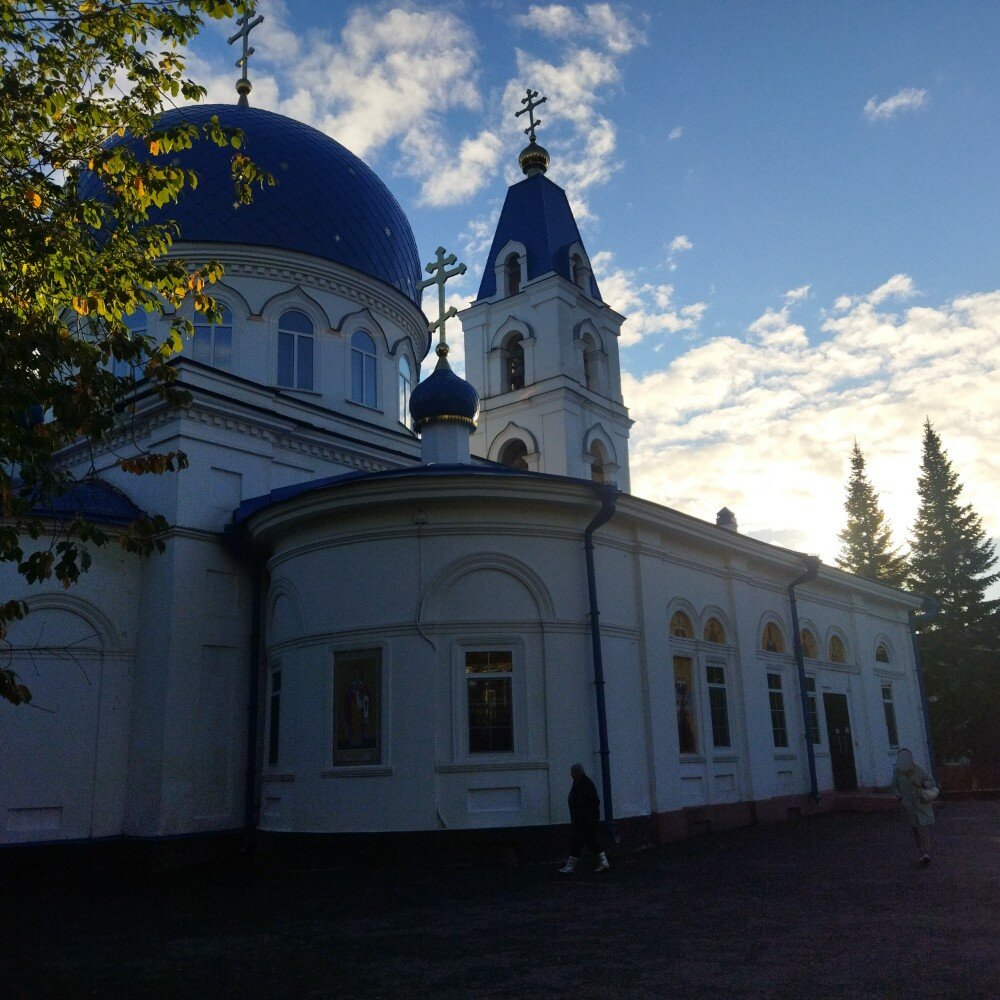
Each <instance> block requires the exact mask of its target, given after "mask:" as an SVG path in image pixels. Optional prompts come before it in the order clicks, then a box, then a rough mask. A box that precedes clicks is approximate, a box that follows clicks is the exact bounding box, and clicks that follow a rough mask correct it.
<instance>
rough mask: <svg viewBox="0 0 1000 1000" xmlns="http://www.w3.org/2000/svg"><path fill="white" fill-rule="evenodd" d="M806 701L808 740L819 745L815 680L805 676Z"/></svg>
mask: <svg viewBox="0 0 1000 1000" xmlns="http://www.w3.org/2000/svg"><path fill="white" fill-rule="evenodd" d="M806 701H807V702H808V704H809V739H811V740H812V741H813V743H821V742H822V740H821V739H820V738H819V712H817V711H816V678H815V677H812V676H809V675H806Z"/></svg>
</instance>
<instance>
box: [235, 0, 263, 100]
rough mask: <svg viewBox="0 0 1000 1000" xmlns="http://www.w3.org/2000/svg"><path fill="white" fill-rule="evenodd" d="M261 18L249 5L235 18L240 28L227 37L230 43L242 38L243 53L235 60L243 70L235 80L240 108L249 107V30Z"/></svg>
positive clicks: (258, 22)
mask: <svg viewBox="0 0 1000 1000" xmlns="http://www.w3.org/2000/svg"><path fill="white" fill-rule="evenodd" d="M255 15H256V16H255ZM263 20H264V15H263V14H257V11H256V10H255V9H254V8H252V7H251V8H250V9H249V10H247V12H246V13H245V14H244V15H243V16H242V17H240V18H237V20H236V23H237V24H238V25H240V30H239V31H237V32H236V34H235V35H233V36H232V37H231V38H230V39H229V44H230V45H232V44H233V43H234V42H235V41H236V40H237V39H239V38H242V39H243V55H241V56H240V57H239V59H237V60H236V66H237V68H238V69H242V70H243V75H242V76H241V77H240V78H239V80H237V81H236V93H237V94H239V95H240V99H239V101H238V102H237V103H238V104H239V106H240V107H241V108H248V107H250V102H249V101H248V100H247V95H248V94H249V93H250V90H251V85H250V80H249V79H248V77H247V61H248V60H249V58H250V56H252V55H253V54H254V49H253V48H251V47H250V46H249V42H250V32H251V31H253V29H254V28H256V27H257V25H258V24H260V23H261V21H263Z"/></svg>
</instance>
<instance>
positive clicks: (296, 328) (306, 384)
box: [278, 309, 314, 389]
mask: <svg viewBox="0 0 1000 1000" xmlns="http://www.w3.org/2000/svg"><path fill="white" fill-rule="evenodd" d="M313 345H314V337H313V324H312V320H311V319H310V318H309V317H308V316H307V315H306V314H305V313H303V312H299V310H298V309H289V310H288V311H287V312H283V313H282V314H281V318H280V319H279V320H278V385H280V386H283V387H285V388H287V389H312V388H313Z"/></svg>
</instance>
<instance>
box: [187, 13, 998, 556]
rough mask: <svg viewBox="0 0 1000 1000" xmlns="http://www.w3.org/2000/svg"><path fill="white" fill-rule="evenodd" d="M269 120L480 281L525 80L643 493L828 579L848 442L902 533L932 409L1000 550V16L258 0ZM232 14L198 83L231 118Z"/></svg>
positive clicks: (202, 62) (195, 69) (207, 52)
mask: <svg viewBox="0 0 1000 1000" xmlns="http://www.w3.org/2000/svg"><path fill="white" fill-rule="evenodd" d="M260 11H261V12H262V13H263V14H264V15H265V18H266V20H265V22H264V24H263V25H261V27H259V28H258V29H256V31H255V33H254V38H253V43H254V45H255V47H256V50H257V54H256V55H255V56H254V57H253V60H252V69H251V79H252V80H253V81H254V93H253V95H252V98H251V100H252V103H254V104H255V105H257V106H262V107H267V108H270V109H272V110H276V111H281V112H282V113H285V114H288V115H291V116H293V117H297V118H300V119H303V120H306V121H309V122H310V123H311V124H314V125H316V126H317V127H319V128H322V129H323V130H325V131H327V132H329V134H331V135H332V136H334V138H336V139H338V140H339V141H341V142H343V143H344V144H345V145H346V146H348V147H349V148H351V149H353V150H354V151H355V152H357V153H358V154H359V155H361V156H362V157H363V158H364V159H365V160H366V161H367V162H368V163H369V164H371V166H372V167H373V168H374V169H375V170H376V171H377V172H378V173H379V174H380V176H381V177H382V178H383V180H385V181H386V183H387V184H388V185H389V187H390V188H391V189H392V191H393V193H394V194H395V195H396V197H397V199H398V200H399V201H400V203H401V205H402V206H403V208H404V210H405V211H406V212H407V214H408V216H409V218H410V221H411V224H412V226H413V229H414V233H415V235H416V237H417V242H418V245H419V247H420V250H421V253H422V254H423V257H424V259H428V260H429V259H430V258H431V257H432V256H433V250H434V248H435V247H436V246H437V245H438V244H444V245H445V246H446V247H448V248H449V249H453V250H454V251H455V252H457V253H458V254H459V256H460V258H461V259H462V260H464V261H465V262H466V263H467V264H468V265H469V274H468V275H467V276H466V278H465V279H463V283H462V284H461V285H459V286H457V287H456V288H455V289H454V292H453V299H452V300H453V301H454V302H456V304H459V305H464V304H465V303H466V302H467V301H468V300H469V299H471V298H472V297H473V296H474V294H475V291H476V288H477V287H478V278H479V275H480V273H481V270H482V267H483V264H484V258H485V253H486V251H487V249H488V246H489V242H490V238H491V236H492V228H491V227H492V224H493V223H494V222H495V219H496V215H497V212H498V211H499V208H500V205H501V203H502V201H503V196H504V194H505V191H506V187H507V185H508V184H509V183H512V182H513V181H515V180H516V179H517V178H518V176H519V175H518V173H517V168H516V158H517V153H518V152H519V150H520V149H521V147H522V145H523V143H524V136H523V134H522V133H521V131H520V129H521V127H522V126H523V121H521V120H518V121H515V120H514V118H513V112H514V111H515V110H517V109H518V107H519V106H520V105H519V103H518V102H519V100H520V97H521V96H523V92H524V88H525V87H526V86H529V85H530V86H531V87H533V88H535V89H538V90H540V91H541V92H542V93H543V94H545V95H546V96H547V97H548V101H547V103H546V104H545V105H544V106H543V107H542V108H541V109H540V114H541V117H542V119H543V125H542V127H541V128H540V129H539V141H540V142H542V143H543V144H544V145H545V146H546V147H547V148H548V149H549V150H550V152H551V153H552V165H551V167H550V170H549V177H550V178H551V179H552V180H554V181H555V182H556V183H557V184H560V185H561V186H563V187H565V188H566V189H567V192H568V193H569V195H570V198H571V202H572V204H573V206H574V209H575V210H576V213H577V217H578V221H579V222H580V226H581V231H582V233H583V238H584V242H585V244H586V246H587V249H588V252H589V254H590V256H591V258H592V260H593V261H594V264H595V270H596V271H597V274H598V278H599V280H600V282H601V287H602V291H603V293H604V297H605V299H606V301H608V302H609V304H611V305H612V306H614V307H615V308H616V309H618V310H619V311H620V312H623V313H624V314H626V315H627V316H628V317H629V319H628V322H627V323H626V324H625V327H624V329H623V337H622V341H621V354H622V364H623V369H624V370H625V372H626V378H625V384H624V392H625V402H626V404H627V405H628V406H629V407H630V408H631V412H632V416H633V417H634V418H635V419H636V426H635V427H634V429H633V432H632V451H631V456H632V485H633V491H634V492H636V493H638V494H640V495H643V496H647V497H649V498H650V499H654V500H658V501H660V502H663V503H667V504H669V505H671V506H676V507H679V508H680V509H682V510H685V511H687V512H688V513H692V514H695V515H696V516H700V517H705V518H707V519H712V518H713V517H714V514H715V511H716V510H718V508H719V507H721V506H723V505H726V506H729V507H731V508H732V509H734V510H735V511H736V512H737V516H738V517H739V520H740V524H741V528H742V529H743V530H746V531H748V532H749V533H752V534H754V535H756V536H758V537H761V538H765V539H767V540H771V541H776V542H779V543H781V544H786V545H790V546H792V547H795V548H801V549H806V550H809V551H815V552H818V553H819V554H820V555H821V556H822V557H823V558H824V559H825V560H826V561H832V559H833V557H834V555H835V554H836V551H837V547H838V543H837V539H836V533H837V530H839V528H840V527H841V526H842V522H843V487H844V483H845V481H846V476H847V473H848V470H849V466H848V456H849V452H850V447H851V443H852V441H853V439H854V438H855V437H856V438H857V439H858V442H859V444H860V445H861V447H862V450H863V451H864V452H865V454H866V457H867V458H868V462H869V472H870V475H871V478H872V479H873V481H874V483H875V486H876V488H877V489H878V490H879V491H880V493H881V494H882V499H883V503H884V505H885V507H886V509H887V511H888V513H889V515H890V517H891V519H892V521H893V523H894V528H895V532H896V538H897V541H898V542H900V543H903V542H905V539H906V536H907V534H908V531H909V526H910V523H911V522H912V518H913V513H914V511H915V505H916V499H915V482H916V475H917V466H918V462H919V452H920V431H921V423H922V421H923V419H924V417H925V416H927V415H929V416H930V417H931V419H932V421H933V422H934V424H935V426H936V428H937V429H938V431H939V433H940V434H941V436H942V439H943V442H944V445H945V447H946V448H947V449H948V450H949V453H950V454H951V457H952V459H953V460H954V462H955V465H956V467H957V469H958V471H959V473H960V475H961V478H962V481H963V483H964V484H965V487H966V490H965V499H966V501H968V502H972V503H973V504H974V505H975V507H976V509H977V511H978V512H979V513H980V514H982V515H983V517H984V519H985V520H986V522H987V528H988V530H989V531H990V532H991V534H993V535H994V536H996V535H1000V511H998V509H997V508H998V505H997V502H996V501H997V497H998V495H1000V489H998V486H1000V458H998V456H997V448H996V441H997V440H998V439H1000V406H998V405H997V394H998V387H1000V276H998V273H997V262H998V259H1000V254H998V246H997V243H998V237H997V234H998V233H1000V195H998V183H997V181H998V178H1000V136H998V129H997V122H998V121H1000V113H998V100H1000V60H998V58H997V53H998V52H1000V6H998V5H997V4H995V3H992V2H990V3H986V2H984V3H975V2H970V0H963V2H961V3H918V2H908V3H896V2H890V0H880V2H879V3H877V4H872V3H832V2H831V3H808V2H802V0H799V2H794V3H791V2H789V3H777V2H775V3H763V2H762V3H752V4H751V3H736V2H726V3H722V2H695V0H690V2H677V3H673V2H666V0H664V2H655V3H654V2H644V3H631V4H618V3H592V4H586V3H579V4H565V5H559V4H544V3H540V4H531V3H524V2H515V0H495V2H479V3H461V2H459V3H455V4H451V5H449V6H447V7H441V6H439V5H436V4H431V3H423V2H413V3H381V4H364V5H353V4H348V3H338V4H329V3H319V2H311V0H284V2H283V3H282V2H262V3H261V4H260ZM231 30H232V27H231V26H230V25H214V26H212V27H210V28H209V29H207V30H206V32H205V33H204V34H203V36H202V37H201V38H200V39H199V40H198V42H197V44H196V46H195V48H194V49H193V51H192V57H191V63H190V68H191V71H192V75H194V76H195V77H196V78H197V79H199V80H200V81H201V82H204V83H206V84H207V85H208V86H209V90H210V99H213V100H221V101H227V102H228V101H230V100H232V99H233V80H234V79H235V76H236V75H237V74H236V71H235V69H234V68H233V59H234V58H235V53H234V52H233V51H232V50H230V49H228V48H227V47H226V46H225V36H226V35H227V34H228V33H230V32H231Z"/></svg>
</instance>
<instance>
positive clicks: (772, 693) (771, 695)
mask: <svg viewBox="0 0 1000 1000" xmlns="http://www.w3.org/2000/svg"><path fill="white" fill-rule="evenodd" d="M766 677H767V701H768V709H769V714H770V717H771V741H772V742H773V743H774V749H775V750H788V749H789V733H788V709H787V707H786V705H785V689H784V682H783V678H782V675H781V672H780V671H777V670H768V671H767V674H766ZM772 681H776V682H777V683H776V684H773V683H772ZM779 721H780V725H779ZM779 733H780V734H781V739H782V740H783V742H780V741H779Z"/></svg>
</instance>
